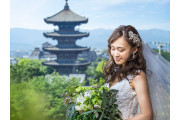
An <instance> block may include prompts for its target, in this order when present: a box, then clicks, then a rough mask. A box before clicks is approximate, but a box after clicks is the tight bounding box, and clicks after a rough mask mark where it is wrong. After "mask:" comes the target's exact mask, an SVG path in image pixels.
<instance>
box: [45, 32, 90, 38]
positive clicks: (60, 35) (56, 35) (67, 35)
mask: <svg viewBox="0 0 180 120" xmlns="http://www.w3.org/2000/svg"><path fill="white" fill-rule="evenodd" d="M44 35H45V36H46V37H87V36H89V33H79V34H61V33H58V32H51V33H44Z"/></svg>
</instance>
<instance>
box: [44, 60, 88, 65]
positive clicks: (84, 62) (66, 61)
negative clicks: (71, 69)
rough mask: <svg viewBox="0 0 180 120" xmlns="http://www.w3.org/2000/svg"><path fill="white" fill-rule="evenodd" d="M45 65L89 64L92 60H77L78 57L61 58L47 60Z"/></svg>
mask: <svg viewBox="0 0 180 120" xmlns="http://www.w3.org/2000/svg"><path fill="white" fill-rule="evenodd" d="M43 64H44V65H48V66H87V65H90V64H91V62H90V61H87V60H83V61H81V60H76V59H61V60H54V61H45V62H43Z"/></svg>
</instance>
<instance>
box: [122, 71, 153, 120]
mask: <svg viewBox="0 0 180 120" xmlns="http://www.w3.org/2000/svg"><path fill="white" fill-rule="evenodd" d="M133 86H134V89H135V91H136V94H137V99H138V103H139V106H140V114H137V115H135V116H134V117H132V118H129V119H125V120H153V111H152V105H151V100H150V97H149V91H148V85H147V80H146V74H145V73H144V72H142V71H141V72H140V75H137V76H136V77H134V78H133Z"/></svg>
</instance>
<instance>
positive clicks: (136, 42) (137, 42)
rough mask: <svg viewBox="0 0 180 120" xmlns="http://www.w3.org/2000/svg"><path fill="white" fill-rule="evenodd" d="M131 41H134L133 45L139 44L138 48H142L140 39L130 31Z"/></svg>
mask: <svg viewBox="0 0 180 120" xmlns="http://www.w3.org/2000/svg"><path fill="white" fill-rule="evenodd" d="M128 34H129V39H130V40H132V42H133V44H137V46H138V47H139V46H140V39H139V37H138V35H137V34H135V33H133V31H131V30H130V31H129V32H128Z"/></svg>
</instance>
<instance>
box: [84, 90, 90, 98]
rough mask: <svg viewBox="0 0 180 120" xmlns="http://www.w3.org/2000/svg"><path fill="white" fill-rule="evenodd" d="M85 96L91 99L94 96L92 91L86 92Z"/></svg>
mask: <svg viewBox="0 0 180 120" xmlns="http://www.w3.org/2000/svg"><path fill="white" fill-rule="evenodd" d="M84 96H86V97H90V98H91V96H92V95H91V91H90V90H88V91H86V92H85V93H84Z"/></svg>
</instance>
